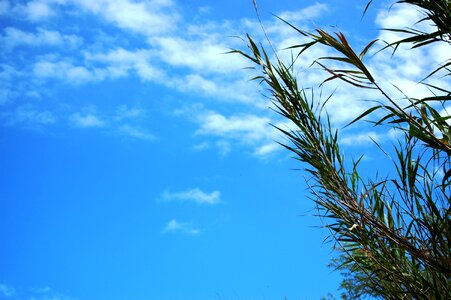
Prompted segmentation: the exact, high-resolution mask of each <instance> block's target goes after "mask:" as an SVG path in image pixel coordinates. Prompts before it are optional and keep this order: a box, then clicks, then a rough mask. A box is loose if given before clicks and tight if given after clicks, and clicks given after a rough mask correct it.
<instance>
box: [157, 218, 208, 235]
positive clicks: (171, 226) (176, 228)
mask: <svg viewBox="0 0 451 300" xmlns="http://www.w3.org/2000/svg"><path fill="white" fill-rule="evenodd" d="M161 233H162V234H168V233H182V234H186V235H198V234H200V229H198V228H196V227H194V226H193V225H192V224H191V223H183V222H178V221H177V220H176V219H172V220H171V221H169V222H168V223H167V224H166V226H165V227H164V228H163V230H162V231H161Z"/></svg>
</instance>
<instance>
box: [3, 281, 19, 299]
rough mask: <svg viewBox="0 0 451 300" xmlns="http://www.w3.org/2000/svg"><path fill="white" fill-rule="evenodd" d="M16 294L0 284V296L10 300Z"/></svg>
mask: <svg viewBox="0 0 451 300" xmlns="http://www.w3.org/2000/svg"><path fill="white" fill-rule="evenodd" d="M15 294H16V290H15V289H14V288H13V287H10V286H8V285H6V284H3V283H0V296H2V297H5V298H11V297H13V296H14V295H15Z"/></svg>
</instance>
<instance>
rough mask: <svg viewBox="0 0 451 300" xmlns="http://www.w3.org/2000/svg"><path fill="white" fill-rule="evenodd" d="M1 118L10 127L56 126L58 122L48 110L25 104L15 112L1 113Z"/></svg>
mask: <svg viewBox="0 0 451 300" xmlns="http://www.w3.org/2000/svg"><path fill="white" fill-rule="evenodd" d="M0 117H1V118H2V119H4V120H5V123H6V124H7V125H9V126H12V125H17V124H21V125H25V126H32V127H33V126H36V125H38V126H43V125H49V124H54V123H55V122H56V117H55V115H54V114H53V113H52V112H50V111H48V110H40V109H39V108H37V107H35V106H33V105H30V104H24V105H22V106H19V107H17V108H16V109H15V110H11V111H9V112H3V113H0Z"/></svg>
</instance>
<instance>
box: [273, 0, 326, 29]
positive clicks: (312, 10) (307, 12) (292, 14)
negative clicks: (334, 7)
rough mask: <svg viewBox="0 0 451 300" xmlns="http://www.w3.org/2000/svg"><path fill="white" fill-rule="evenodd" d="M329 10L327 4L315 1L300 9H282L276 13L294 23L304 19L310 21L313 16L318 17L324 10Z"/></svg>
mask: <svg viewBox="0 0 451 300" xmlns="http://www.w3.org/2000/svg"><path fill="white" fill-rule="evenodd" d="M328 10H329V7H328V6H327V4H324V3H315V4H313V5H311V6H308V7H305V8H302V9H300V10H296V11H284V12H281V13H280V14H277V16H279V17H280V18H282V19H283V20H285V21H287V22H289V23H292V24H293V23H295V22H299V21H303V22H305V21H306V20H308V21H312V20H313V19H315V18H318V17H320V16H321V15H323V14H324V13H325V12H327V11H328Z"/></svg>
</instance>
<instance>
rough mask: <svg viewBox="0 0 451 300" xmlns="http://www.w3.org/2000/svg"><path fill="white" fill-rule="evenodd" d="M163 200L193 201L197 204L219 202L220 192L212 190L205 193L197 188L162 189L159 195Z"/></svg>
mask: <svg viewBox="0 0 451 300" xmlns="http://www.w3.org/2000/svg"><path fill="white" fill-rule="evenodd" d="M161 199H162V200H163V201H181V202H195V203H198V204H211V205H213V204H219V203H221V192H219V191H213V192H211V193H206V192H204V191H202V190H200V189H199V188H194V189H190V190H186V191H182V192H170V191H164V192H163V194H162V195H161Z"/></svg>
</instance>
